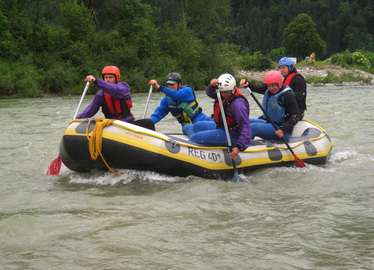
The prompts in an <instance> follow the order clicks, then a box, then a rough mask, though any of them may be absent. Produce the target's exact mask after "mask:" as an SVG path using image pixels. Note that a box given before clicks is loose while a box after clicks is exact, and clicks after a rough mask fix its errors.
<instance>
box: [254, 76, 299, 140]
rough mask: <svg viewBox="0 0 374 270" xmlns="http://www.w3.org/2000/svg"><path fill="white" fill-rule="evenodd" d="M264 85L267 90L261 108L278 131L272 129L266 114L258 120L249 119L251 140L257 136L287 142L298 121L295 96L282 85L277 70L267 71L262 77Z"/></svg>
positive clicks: (287, 87) (289, 89) (281, 79)
mask: <svg viewBox="0 0 374 270" xmlns="http://www.w3.org/2000/svg"><path fill="white" fill-rule="evenodd" d="M264 83H265V84H266V86H267V88H268V89H267V90H266V92H265V94H264V99H263V100H262V107H263V108H264V110H265V111H266V112H267V115H268V116H269V117H270V119H271V120H272V121H273V122H274V123H275V125H276V126H277V127H278V129H277V130H275V129H274V127H273V125H272V124H271V122H270V121H269V119H267V116H266V114H264V115H263V116H262V117H261V118H260V119H252V118H251V119H249V122H250V123H251V130H252V139H253V138H254V137H255V136H258V137H261V138H263V139H266V140H280V139H281V138H282V137H284V138H285V139H286V140H288V139H289V138H290V137H291V133H292V130H293V128H294V126H295V125H296V124H297V122H298V121H299V119H300V110H299V107H298V105H297V101H296V97H295V94H294V93H293V91H292V89H291V88H290V87H289V86H287V85H284V84H283V77H282V74H281V73H280V72H279V71H277V70H271V71H269V72H268V73H267V74H266V75H265V77H264Z"/></svg>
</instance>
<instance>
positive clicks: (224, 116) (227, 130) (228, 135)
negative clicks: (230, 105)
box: [216, 89, 236, 171]
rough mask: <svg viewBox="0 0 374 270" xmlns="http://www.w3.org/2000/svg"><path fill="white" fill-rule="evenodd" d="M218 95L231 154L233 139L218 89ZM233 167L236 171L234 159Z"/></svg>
mask: <svg viewBox="0 0 374 270" xmlns="http://www.w3.org/2000/svg"><path fill="white" fill-rule="evenodd" d="M216 93H217V99H218V103H219V108H220V110H221V116H222V122H223V126H224V127H225V132H226V137H227V144H228V145H229V151H230V153H231V151H232V145H231V138H230V133H229V128H228V127H227V122H226V115H225V110H224V109H223V104H222V98H221V93H220V91H219V90H218V89H217V90H216ZM232 166H233V167H234V170H235V171H236V164H235V161H234V160H233V159H232Z"/></svg>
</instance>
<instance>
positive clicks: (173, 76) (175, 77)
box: [166, 72, 182, 84]
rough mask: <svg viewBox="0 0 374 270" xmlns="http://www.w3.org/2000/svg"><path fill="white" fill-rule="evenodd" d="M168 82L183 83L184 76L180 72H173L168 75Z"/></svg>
mask: <svg viewBox="0 0 374 270" xmlns="http://www.w3.org/2000/svg"><path fill="white" fill-rule="evenodd" d="M166 83H167V84H175V83H182V77H181V75H180V74H179V73H176V72H172V73H169V74H168V75H167V76H166Z"/></svg>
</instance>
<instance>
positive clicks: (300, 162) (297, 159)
mask: <svg viewBox="0 0 374 270" xmlns="http://www.w3.org/2000/svg"><path fill="white" fill-rule="evenodd" d="M246 88H247V90H248V92H249V94H250V95H251V96H252V98H253V99H254V100H255V101H256V103H257V105H258V106H259V107H260V109H261V110H262V111H263V113H264V114H265V115H266V117H267V120H268V121H269V122H270V123H271V124H272V125H273V127H274V129H275V130H277V129H278V128H277V126H276V125H275V123H274V122H273V120H271V118H270V117H269V115H268V113H267V112H266V111H265V109H264V108H263V107H262V105H261V104H260V102H258V100H257V98H256V97H255V95H253V93H252V90H251V89H250V88H249V87H246ZM282 140H283V142H284V143H285V144H286V145H287V147H288V150H290V152H291V154H292V155H293V157H294V159H295V162H296V166H297V167H299V168H304V167H306V165H305V163H304V162H303V161H302V160H301V159H299V158H298V156H296V154H295V153H294V152H293V150H292V148H291V146H290V145H289V144H288V142H287V140H286V139H285V138H284V137H282Z"/></svg>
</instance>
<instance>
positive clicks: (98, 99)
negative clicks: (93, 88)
mask: <svg viewBox="0 0 374 270" xmlns="http://www.w3.org/2000/svg"><path fill="white" fill-rule="evenodd" d="M95 84H96V85H97V87H99V88H100V90H99V91H98V92H97V93H96V95H95V97H94V99H93V100H92V102H91V104H90V105H88V106H87V108H86V109H84V111H83V112H81V113H80V114H79V115H78V116H77V119H82V118H90V117H92V116H94V115H95V114H96V113H97V112H98V111H99V109H100V107H101V106H102V105H103V103H104V92H105V93H107V94H108V95H110V96H112V97H115V98H119V99H122V98H124V99H125V100H129V101H131V94H130V87H129V85H128V84H127V83H126V82H119V83H116V84H111V83H108V82H106V81H104V80H101V79H96V80H95ZM133 120H135V118H134V116H132V115H128V116H126V117H125V118H122V119H121V121H124V122H131V121H133Z"/></svg>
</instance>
